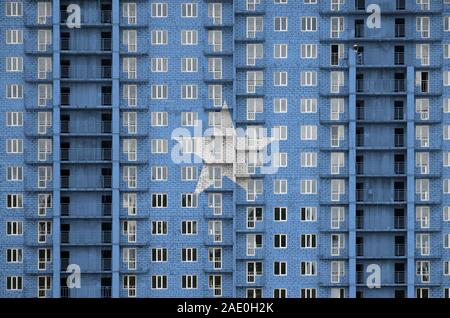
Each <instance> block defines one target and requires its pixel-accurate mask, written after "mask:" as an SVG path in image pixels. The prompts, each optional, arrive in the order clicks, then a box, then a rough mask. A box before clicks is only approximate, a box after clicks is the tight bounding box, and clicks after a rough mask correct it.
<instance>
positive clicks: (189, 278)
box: [181, 275, 197, 289]
mask: <svg viewBox="0 0 450 318" xmlns="http://www.w3.org/2000/svg"><path fill="white" fill-rule="evenodd" d="M181 288H182V289H197V275H182V276H181Z"/></svg>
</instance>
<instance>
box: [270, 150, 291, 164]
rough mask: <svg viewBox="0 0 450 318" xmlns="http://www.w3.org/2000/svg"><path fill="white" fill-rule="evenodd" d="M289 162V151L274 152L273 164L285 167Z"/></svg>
mask: <svg viewBox="0 0 450 318" xmlns="http://www.w3.org/2000/svg"><path fill="white" fill-rule="evenodd" d="M287 163H288V154H287V152H276V153H273V166H274V167H277V168H285V167H287Z"/></svg>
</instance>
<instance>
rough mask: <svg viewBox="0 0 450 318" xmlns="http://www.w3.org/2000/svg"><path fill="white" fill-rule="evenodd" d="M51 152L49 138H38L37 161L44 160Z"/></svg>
mask: <svg viewBox="0 0 450 318" xmlns="http://www.w3.org/2000/svg"><path fill="white" fill-rule="evenodd" d="M51 153H52V140H51V139H38V161H46V160H47V159H48V157H49V156H50V155H51Z"/></svg>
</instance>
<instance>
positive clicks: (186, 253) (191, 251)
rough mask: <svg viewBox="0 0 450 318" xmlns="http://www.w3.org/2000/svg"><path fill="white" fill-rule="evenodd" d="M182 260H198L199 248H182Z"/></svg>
mask: <svg viewBox="0 0 450 318" xmlns="http://www.w3.org/2000/svg"><path fill="white" fill-rule="evenodd" d="M181 261H182V262H196V261H197V249H196V248H192V247H188V248H182V249H181Z"/></svg>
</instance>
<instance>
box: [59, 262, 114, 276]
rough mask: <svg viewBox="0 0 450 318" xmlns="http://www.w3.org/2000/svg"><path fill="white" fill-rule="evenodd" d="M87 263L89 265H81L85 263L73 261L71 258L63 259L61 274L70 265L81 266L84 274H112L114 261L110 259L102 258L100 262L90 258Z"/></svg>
mask: <svg viewBox="0 0 450 318" xmlns="http://www.w3.org/2000/svg"><path fill="white" fill-rule="evenodd" d="M84 262H86V261H84ZM87 262H88V264H85V265H80V264H82V263H83V262H80V261H77V260H73V259H72V260H71V259H69V258H61V272H65V271H66V268H67V266H69V264H79V265H80V268H81V272H82V273H88V272H89V273H97V272H110V271H111V269H112V260H111V259H110V258H102V259H100V260H93V259H91V258H89V259H87Z"/></svg>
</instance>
